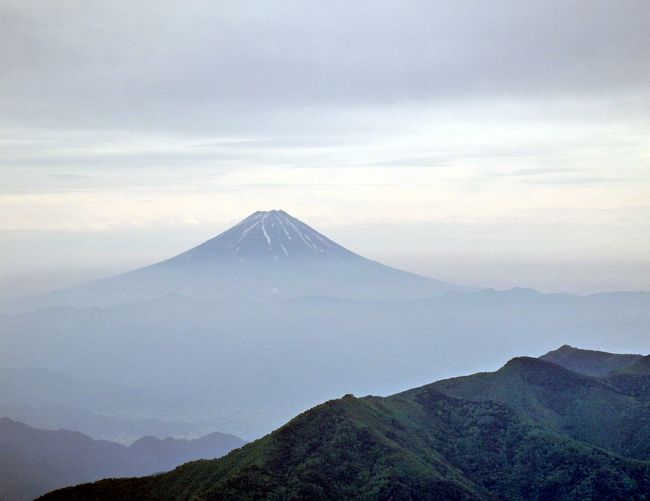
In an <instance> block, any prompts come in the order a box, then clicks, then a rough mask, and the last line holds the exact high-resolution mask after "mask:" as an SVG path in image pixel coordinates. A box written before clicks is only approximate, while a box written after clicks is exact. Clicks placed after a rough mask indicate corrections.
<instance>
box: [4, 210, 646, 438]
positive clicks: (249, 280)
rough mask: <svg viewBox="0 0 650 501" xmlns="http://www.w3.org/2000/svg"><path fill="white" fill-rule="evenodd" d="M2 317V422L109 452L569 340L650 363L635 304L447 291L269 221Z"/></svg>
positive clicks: (262, 428) (267, 215)
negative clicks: (88, 440)
mask: <svg viewBox="0 0 650 501" xmlns="http://www.w3.org/2000/svg"><path fill="white" fill-rule="evenodd" d="M337 291H340V294H337ZM82 303H85V304H82ZM10 307H14V308H20V309H21V310H22V311H21V312H18V313H13V314H12V313H5V314H4V315H3V316H2V317H1V318H0V326H1V330H2V332H3V350H2V352H1V353H0V366H2V367H5V368H7V369H6V370H5V372H4V373H3V374H5V377H4V378H3V381H2V383H1V384H0V391H1V392H2V394H1V397H2V399H1V400H0V409H1V410H2V413H3V414H4V415H6V416H8V417H11V418H15V419H19V420H21V421H23V422H25V423H26V424H29V425H32V426H38V427H45V428H57V427H64V428H71V429H75V430H78V431H81V432H83V433H88V434H91V435H92V436H95V437H98V438H105V439H110V440H118V441H123V442H128V441H129V440H135V439H137V438H138V437H139V436H142V435H143V434H151V433H153V434H159V435H161V436H166V435H170V434H172V435H174V436H178V437H187V438H195V437H197V436H199V435H202V434H206V433H210V432H213V431H221V432H227V433H234V434H236V435H238V436H241V437H243V438H246V439H253V438H256V437H259V436H260V435H262V434H264V433H267V432H269V431H271V430H273V429H274V428H275V427H277V426H279V425H280V424H282V423H283V422H285V421H286V420H288V419H289V418H290V417H292V416H293V415H295V414H296V413H298V412H300V411H302V410H304V409H306V408H309V407H311V406H313V405H315V404H317V403H318V402H321V401H323V400H327V399H329V398H333V397H337V396H340V395H341V394H344V393H349V392H352V393H354V394H359V395H365V394H379V395H382V394H384V395H385V394H389V393H394V392H396V391H399V390H402V389H406V388H409V387H412V386H416V385H419V384H424V383H427V382H429V381H432V380H435V379H440V378H442V377H449V376H452V375H457V374H462V373H469V372H474V371H477V370H490V369H494V368H495V367H497V366H498V365H499V363H500V362H501V361H502V360H503V357H504V356H505V357H508V356H514V355H517V354H520V353H531V354H535V353H538V354H540V353H544V352H546V351H549V350H550V349H553V348H554V347H557V346H559V345H562V344H566V343H569V344H573V345H577V346H581V347H597V348H601V349H612V350H614V349H618V350H619V351H620V350H623V351H625V350H626V349H628V350H629V351H643V349H644V348H645V349H646V350H648V351H650V346H646V345H648V338H647V325H650V294H648V293H643V292H639V293H607V294H595V295H591V296H585V297H581V296H572V295H567V294H541V293H539V292H536V291H534V290H527V289H511V290H505V291H495V290H492V289H471V288H468V287H463V286H461V285H454V284H446V283H442V282H438V281H435V280H432V279H427V278H424V277H420V276H417V275H413V274H410V273H405V272H401V271H399V270H395V269H392V268H388V267H385V266H383V265H381V264H379V263H376V262H372V261H369V260H367V259H365V258H363V257H361V256H358V255H356V254H354V253H352V252H350V251H348V250H346V249H345V248H343V247H341V246H339V245H338V244H336V243H334V242H332V241H331V240H329V239H328V238H327V237H325V236H324V235H322V234H320V233H318V232H317V231H316V230H314V229H313V228H311V227H309V226H307V225H306V224H304V223H302V222H301V221H299V220H297V219H295V218H293V217H292V216H290V215H288V214H287V213H285V212H283V211H269V212H257V213H255V214H253V215H251V216H250V217H248V218H246V219H245V220H243V221H242V222H241V223H240V224H238V225H237V226H235V227H233V228H231V229H230V230H228V231H226V232H224V233H223V234H221V235H219V236H217V237H215V238H214V239H213V240H210V241H208V242H206V243H204V244H202V245H200V246H198V247H196V248H194V249H191V250H189V251H188V252H186V253H184V254H181V255H180V256H177V257H175V258H172V259H170V260H167V261H164V262H162V263H159V264H156V265H153V266H150V267H147V268H144V269H141V270H136V271H134V272H130V273H127V274H125V275H120V276H117V277H114V278H110V279H106V280H100V281H97V282H92V283H89V284H86V285H82V286H79V287H75V288H72V289H68V290H64V291H61V292H56V293H53V294H49V295H45V296H40V297H36V298H31V299H28V300H25V301H22V302H21V304H18V305H16V304H14V305H7V306H6V308H10ZM27 310H31V311H27ZM5 311H6V310H5ZM71 347H72V348H71ZM12 367H13V368H18V369H13V371H12V372H7V370H9V368H12ZM49 371H53V372H49Z"/></svg>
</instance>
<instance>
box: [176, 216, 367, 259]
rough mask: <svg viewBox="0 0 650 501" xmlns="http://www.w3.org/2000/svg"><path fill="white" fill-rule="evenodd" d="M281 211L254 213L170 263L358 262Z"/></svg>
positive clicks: (325, 238) (339, 247) (355, 256)
mask: <svg viewBox="0 0 650 501" xmlns="http://www.w3.org/2000/svg"><path fill="white" fill-rule="evenodd" d="M359 257H360V256H357V255H356V254H354V253H352V252H350V251H349V250H347V249H345V248H343V247H341V246H340V245H338V244H337V243H335V242H333V241H332V240H330V239H329V238H327V237H326V236H325V235H323V234H321V233H319V232H317V231H316V230H315V229H313V228H312V227H310V226H308V225H306V224H305V223H303V222H302V221H300V220H298V219H296V218H295V217H292V216H290V215H289V214H287V213H286V212H285V211H283V210H270V211H257V212H254V213H253V214H251V215H250V216H248V217H247V218H246V219H244V220H243V221H241V222H240V223H239V224H237V225H235V226H233V227H232V228H230V229H229V230H227V231H225V232H223V233H221V234H220V235H218V236H216V237H215V238H213V239H211V240H208V241H207V242H205V243H203V244H201V245H199V246H198V247H195V248H193V249H191V250H189V251H187V252H184V253H183V254H181V255H180V256H176V257H175V258H172V260H171V261H172V262H180V261H187V262H192V261H199V262H202V261H206V260H212V259H217V258H218V259H225V260H230V259H232V260H236V261H239V262H245V261H250V260H257V259H273V260H289V261H292V260H293V261H295V260H302V259H345V258H359Z"/></svg>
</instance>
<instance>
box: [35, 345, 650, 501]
mask: <svg viewBox="0 0 650 501" xmlns="http://www.w3.org/2000/svg"><path fill="white" fill-rule="evenodd" d="M570 368H571V369H573V370H570ZM594 372H595V373H597V374H598V376H591V375H588V374H593V373H594ZM649 388H650V357H648V356H646V357H643V356H641V355H615V354H610V353H603V352H595V351H585V350H578V349H576V348H571V347H569V346H564V347H562V348H560V349H559V350H556V351H554V352H551V353H548V354H547V355H545V356H543V357H541V358H540V359H536V358H529V357H518V358H514V359H512V360H510V361H509V362H508V363H507V364H506V365H505V366H503V367H502V368H501V369H499V370H498V371H496V372H491V373H479V374H475V375H472V376H466V377H460V378H454V379H448V380H443V381H439V382H437V383H433V384H430V385H427V386H423V387H420V388H417V389H414V390H409V391H406V392H402V393H399V394H396V395H393V396H391V397H385V398H381V397H363V398H356V397H354V396H352V395H346V396H345V397H343V398H342V399H339V400H332V401H329V402H326V403H324V404H322V405H319V406H317V407H315V408H313V409H311V410H309V411H307V412H305V413H303V414H301V415H299V416H298V417H296V418H295V419H293V420H292V421H290V422H289V423H288V424H286V425H284V426H282V427H281V428H279V429H278V430H276V431H274V432H273V433H271V434H270V435H267V436H265V437H264V438H261V439H259V440H257V441H255V442H253V443H251V444H248V445H246V446H244V447H242V448H241V449H238V450H236V451H233V452H231V453H230V454H228V455H227V456H225V457H224V458H221V459H217V460H212V461H198V462H192V463H188V464H185V465H183V466H181V467H179V468H177V469H175V470H173V471H171V472H169V473H165V474H162V475H156V476H150V477H144V478H139V479H122V480H115V479H113V480H103V481H100V482H97V483H94V484H86V485H82V486H78V487H75V488H69V489H63V490H60V491H56V492H53V493H50V494H48V495H47V496H45V497H44V498H43V499H44V500H46V501H57V500H66V501H68V500H71V501H75V500H78V501H81V500H104V499H106V500H109V499H118V498H119V499H123V500H136V499H137V500H140V499H148V500H168V499H177V500H184V499H186V500H189V499H206V500H208V499H219V500H243V499H251V500H252V499H312V500H320V499H322V500H326V499H327V500H330V499H376V500H389V499H423V500H424V499H431V500H433V499H445V500H488V499H489V500H494V499H502V500H521V499H526V500H556V501H564V500H585V499H594V500H595V499H598V500H614V499H626V500H644V499H648V496H649V495H650V391H649Z"/></svg>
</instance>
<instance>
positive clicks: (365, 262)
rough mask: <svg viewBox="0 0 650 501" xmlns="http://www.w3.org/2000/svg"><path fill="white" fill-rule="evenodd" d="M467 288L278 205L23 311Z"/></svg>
mask: <svg viewBox="0 0 650 501" xmlns="http://www.w3.org/2000/svg"><path fill="white" fill-rule="evenodd" d="M460 290H470V288H468V287H463V286H460V285H455V284H450V283H445V282H440V281H437V280H433V279H431V278H426V277H423V276H419V275H416V274H413V273H408V272H405V271H401V270H398V269H395V268H391V267H389V266H385V265H383V264H381V263H378V262H376V261H372V260H370V259H367V258H364V257H362V256H360V255H358V254H355V253H354V252H351V251H349V250H347V249H346V248H344V247H342V246H341V245H339V244H337V243H336V242H334V241H332V240H330V239H329V238H327V237H326V236H325V235H323V234H321V233H319V232H318V231H316V230H315V229H313V228H312V227H310V226H308V225H307V224H305V223H303V222H302V221H300V220H298V219H296V218H295V217H292V216H290V215H289V214H287V213H286V212H285V211H283V210H270V211H258V212H255V213H253V214H251V215H250V216H248V217H247V218H246V219H244V220H243V221H241V222H240V223H239V224H237V225H235V226H233V227H232V228H230V229H228V230H226V231H225V232H223V233H221V234H220V235H218V236H216V237H214V238H212V239H210V240H208V241H207V242H204V243H202V244H201V245H199V246H197V247H194V248H192V249H190V250H188V251H186V252H183V253H182V254H180V255H178V256H175V257H172V258H170V259H167V260H164V261H162V262H159V263H156V264H153V265H150V266H147V267H144V268H140V269H137V270H134V271H131V272H128V273H124V274H121V275H117V276H114V277H111V278H107V279H101V280H97V281H93V282H89V283H86V284H83V285H80V286H77V287H72V288H69V289H65V290H61V291H57V292H54V293H48V294H45V295H42V296H39V297H37V298H34V299H33V300H28V301H27V302H24V303H23V305H22V307H21V308H20V309H21V310H23V311H25V310H33V309H37V308H42V307H44V306H77V307H89V306H111V305H116V304H122V303H132V302H137V301H143V300H150V299H153V298H156V297H160V296H163V295H167V294H181V295H184V296H189V297H191V298H195V299H205V300H215V299H226V298H230V299H261V300H263V299H295V298H300V297H313V296H321V297H322V296H327V297H337V298H345V299H359V300H412V299H424V298H430V297H435V296H438V295H440V294H443V293H445V292H448V291H460Z"/></svg>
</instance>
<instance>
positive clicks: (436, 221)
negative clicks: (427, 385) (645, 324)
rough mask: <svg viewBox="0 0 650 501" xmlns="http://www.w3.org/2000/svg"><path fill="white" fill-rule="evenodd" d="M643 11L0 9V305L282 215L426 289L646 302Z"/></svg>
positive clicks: (648, 75)
mask: <svg viewBox="0 0 650 501" xmlns="http://www.w3.org/2000/svg"><path fill="white" fill-rule="evenodd" d="M649 26H650V3H648V2H647V0H641V1H626V0H621V1H617V2H614V1H611V0H608V1H594V0H590V1H587V0H585V1H567V0H561V1H549V0H544V1H538V2H535V1H528V2H521V1H519V0H512V1H500V2H498V1H492V2H488V1H481V2H478V1H476V2H473V1H460V0H453V1H452V0H450V1H445V2H443V1H427V2H418V1H402V2H398V1H394V2H383V1H368V2H363V1H346V2H335V1H323V2H307V1H301V2H241V1H237V2H235V1H233V2H227V1H220V2H215V1H205V2H194V1H189V2H164V1H160V0H157V1H151V2H148V1H142V0H139V1H137V2H132V1H128V2H127V1H124V2H121V1H112V2H105V1H103V2H100V1H89V0H83V1H81V0H79V1H65V0H61V1H57V2H48V1H26V0H20V1H12V0H0V214H1V216H0V245H1V247H0V252H1V256H2V259H1V261H0V289H1V293H0V297H2V296H7V295H11V294H15V293H21V292H30V291H33V290H38V289H40V288H44V287H51V286H57V285H65V284H68V283H72V282H74V281H75V280H80V279H82V278H86V277H92V276H99V275H102V274H105V273H111V272H115V271H120V270H125V269H128V268H129V267H132V266H137V265H140V264H145V263H149V262H151V261H153V260H157V259H161V258H164V257H168V256H170V255H172V254H174V253H176V252H179V251H181V250H184V249H186V248H188V247H190V246H192V245H195V244H197V243H199V242H201V241H202V240H205V239H207V238H209V237H211V236H213V235H214V234H216V233H218V232H220V231H222V230H224V229H226V228H227V227H228V226H229V225H231V224H233V223H235V222H237V221H238V220H240V219H243V218H244V217H245V216H247V215H248V214H249V213H251V212H253V211H255V210H264V209H271V208H283V209H285V210H287V211H289V212H290V213H291V214H292V215H294V216H296V217H298V218H300V219H302V220H304V221H305V222H307V223H309V224H311V225H312V226H315V227H316V228H317V229H320V230H321V231H324V232H325V233H327V234H328V236H330V237H332V238H334V239H335V240H337V241H339V243H341V244H342V245H345V246H346V247H348V248H350V249H352V250H355V251H357V252H360V253H362V254H364V255H367V256H368V257H372V258H376V259H381V260H383V261H384V262H387V263H388V264H393V265H397V266H400V267H404V268H406V269H409V270H412V271H416V272H420V273H423V274H427V275H430V276H434V277H436V278H441V279H446V280H453V281H459V282H465V283H468V284H475V285H486V286H494V287H498V288H502V287H511V286H515V285H520V286H530V287H536V288H539V289H541V290H545V291H575V292H583V293H584V292H592V291H596V290H614V289H645V290H650V63H649V61H650V28H649Z"/></svg>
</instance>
